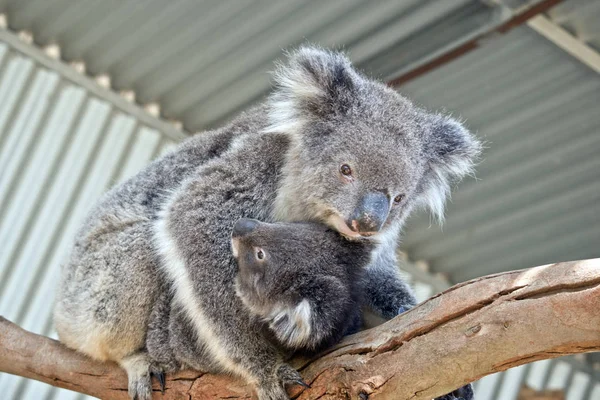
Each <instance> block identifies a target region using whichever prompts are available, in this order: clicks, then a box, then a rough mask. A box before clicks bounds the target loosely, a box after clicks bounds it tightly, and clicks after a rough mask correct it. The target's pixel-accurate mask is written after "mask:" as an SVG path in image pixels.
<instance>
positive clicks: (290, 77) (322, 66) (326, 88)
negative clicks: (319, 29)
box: [267, 47, 357, 133]
mask: <svg viewBox="0 0 600 400" xmlns="http://www.w3.org/2000/svg"><path fill="white" fill-rule="evenodd" d="M355 79H357V74H356V73H355V72H354V70H353V69H352V66H351V64H350V60H348V58H347V57H346V56H344V55H343V54H341V53H336V52H331V51H327V50H323V49H320V48H318V47H301V48H300V49H298V50H296V51H295V52H292V53H290V54H289V56H288V62H287V64H281V65H279V66H278V68H277V70H276V71H275V73H274V80H275V90H274V92H273V94H272V95H271V97H270V99H269V119H270V124H269V127H268V128H267V131H269V132H288V133H295V132H298V131H299V130H300V129H301V127H302V126H303V125H304V124H305V123H307V122H310V121H313V120H315V119H318V118H319V117H323V116H325V115H327V114H328V113H331V112H335V111H336V108H339V107H340V106H343V104H340V99H342V98H346V97H347V96H344V94H347V92H348V91H351V90H352V89H353V86H354V81H355Z"/></svg>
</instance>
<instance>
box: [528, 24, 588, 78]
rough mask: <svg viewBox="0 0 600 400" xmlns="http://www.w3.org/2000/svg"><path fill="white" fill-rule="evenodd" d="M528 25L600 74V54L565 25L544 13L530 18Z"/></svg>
mask: <svg viewBox="0 0 600 400" xmlns="http://www.w3.org/2000/svg"><path fill="white" fill-rule="evenodd" d="M527 25H528V26H529V27H530V28H532V29H533V30H535V31H536V32H537V33H539V34H540V35H542V36H544V37H545V38H546V39H548V40H550V41H551V42H553V43H554V44H556V45H557V46H558V47H560V48H561V49H562V50H564V51H565V52H567V53H569V54H570V55H572V56H573V57H575V58H576V59H577V60H578V61H580V62H581V63H583V64H585V65H587V66H588V67H590V68H591V69H593V70H594V71H596V73H599V74H600V54H599V53H598V52H597V51H596V50H594V49H593V48H591V47H590V46H588V45H587V44H585V43H584V42H583V41H581V40H580V39H578V38H577V37H575V36H573V35H572V34H571V33H569V32H568V31H567V30H565V29H564V28H563V27H561V26H560V25H558V24H556V23H554V22H553V21H552V20H550V19H548V18H547V17H545V16H543V15H537V16H536V17H534V18H532V19H530V20H529V21H527Z"/></svg>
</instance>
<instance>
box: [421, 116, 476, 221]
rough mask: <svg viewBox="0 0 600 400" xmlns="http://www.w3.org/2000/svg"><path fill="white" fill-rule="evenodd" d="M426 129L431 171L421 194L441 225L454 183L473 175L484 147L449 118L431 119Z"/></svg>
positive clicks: (431, 117) (432, 117) (427, 151)
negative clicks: (475, 164)
mask: <svg viewBox="0 0 600 400" xmlns="http://www.w3.org/2000/svg"><path fill="white" fill-rule="evenodd" d="M426 126H427V127H428V129H427V130H428V132H427V134H426V135H425V152H426V156H427V158H428V165H427V167H428V168H427V171H426V173H425V176H424V177H423V181H422V187H421V190H422V193H423V195H422V196H423V201H424V203H425V205H426V206H427V207H428V208H429V209H430V210H431V212H432V214H433V215H434V216H436V217H437V219H438V220H439V221H440V222H441V221H443V219H444V204H445V202H446V198H447V197H448V196H449V195H450V189H451V185H452V183H454V182H457V181H459V180H460V179H462V178H463V177H464V176H465V175H467V174H470V173H473V166H474V163H475V162H476V161H477V159H478V157H479V155H480V153H481V143H480V142H479V141H478V140H477V139H476V138H475V137H474V136H473V135H472V134H471V133H470V132H469V131H468V130H467V129H466V128H465V127H464V126H463V125H462V124H461V123H460V122H458V121H456V120H455V119H453V118H450V117H448V116H445V115H440V114H433V115H431V114H430V115H428V116H427V123H426Z"/></svg>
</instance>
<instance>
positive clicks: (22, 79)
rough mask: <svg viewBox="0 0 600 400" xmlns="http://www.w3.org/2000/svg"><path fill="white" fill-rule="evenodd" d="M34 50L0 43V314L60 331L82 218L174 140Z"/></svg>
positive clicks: (41, 393)
mask: <svg viewBox="0 0 600 400" xmlns="http://www.w3.org/2000/svg"><path fill="white" fill-rule="evenodd" d="M29 50H30V51H29V52H28V54H24V53H22V52H21V51H19V50H17V49H15V48H13V47H11V46H10V45H9V44H7V43H2V42H0V135H1V136H0V315H3V316H5V317H6V318H8V319H10V320H12V321H13V322H15V323H17V324H19V325H20V326H22V327H23V328H25V329H27V330H30V331H32V332H35V333H39V334H43V335H48V336H55V333H54V332H53V328H52V323H51V312H52V304H53V296H54V292H55V290H56V286H57V282H58V279H59V276H60V266H61V263H62V262H64V260H65V257H66V256H67V254H68V252H69V250H70V246H71V242H72V240H73V237H74V235H75V230H76V229H77V228H78V226H79V224H80V221H81V220H82V218H83V217H84V216H85V214H86V213H87V212H88V210H89V208H90V206H91V205H93V204H94V202H95V201H96V199H97V198H98V197H99V196H100V195H101V194H102V193H103V192H104V191H106V190H107V189H108V188H109V187H110V186H112V185H113V184H115V183H117V182H120V181H122V180H124V179H126V178H127V177H129V176H131V175H133V174H135V173H136V172H137V171H139V170H140V169H141V168H142V167H143V166H145V165H146V164H148V162H149V161H151V160H152V159H153V158H155V157H156V156H157V155H159V154H161V153H163V152H165V151H167V150H169V149H170V148H172V146H173V145H174V143H175V142H174V140H172V139H171V138H169V137H168V136H167V135H166V134H165V133H162V132H161V131H159V130H158V129H157V128H156V126H148V125H147V124H145V123H143V122H140V120H139V119H137V118H135V117H134V116H132V115H131V113H129V112H127V111H126V110H123V109H122V107H119V106H118V105H116V104H115V102H114V101H110V99H114V93H110V92H108V91H106V90H104V89H102V88H99V87H98V88H96V89H97V90H96V92H95V93H94V92H92V91H90V90H88V89H87V88H84V87H82V86H81V85H80V84H78V83H75V82H73V81H72V80H71V79H69V78H68V77H66V76H64V75H62V74H61V71H63V72H64V71H65V70H64V69H62V68H58V70H52V69H48V68H46V67H45V66H44V65H43V64H44V63H47V61H48V60H46V59H45V58H44V57H45V56H44V55H43V54H42V53H41V52H39V51H38V50H37V49H35V48H33V47H32V48H31V49H29ZM41 61H43V62H41ZM63 68H68V67H66V66H63ZM70 72H73V71H71V70H69V73H70ZM67 75H69V74H67ZM81 78H85V77H81ZM85 79H86V80H88V81H89V82H88V83H87V85H95V83H94V82H92V81H91V80H89V79H88V78H85ZM103 90H104V92H106V93H105V94H106V96H103V95H102V93H104V92H103ZM98 94H101V95H98ZM118 103H119V104H122V103H121V102H118ZM157 122H158V121H157ZM157 126H158V127H161V126H163V125H160V124H157ZM0 387H1V388H2V395H3V398H6V399H40V398H64V399H66V398H77V397H80V395H79V394H76V393H75V394H72V393H70V392H67V391H63V390H58V389H54V388H52V387H50V386H48V385H45V384H41V383H36V382H33V381H29V380H25V379H22V378H17V377H14V376H9V375H6V374H0Z"/></svg>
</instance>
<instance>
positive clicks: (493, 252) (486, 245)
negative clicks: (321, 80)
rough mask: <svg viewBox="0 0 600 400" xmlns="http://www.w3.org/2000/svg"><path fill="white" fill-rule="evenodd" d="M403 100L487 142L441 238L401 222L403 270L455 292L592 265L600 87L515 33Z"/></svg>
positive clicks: (410, 87)
mask: <svg viewBox="0 0 600 400" xmlns="http://www.w3.org/2000/svg"><path fill="white" fill-rule="evenodd" d="M400 91H401V92H403V93H404V94H406V95H408V96H409V97H411V98H412V99H414V100H415V101H417V102H419V103H422V104H424V105H426V106H428V107H433V108H441V107H445V108H447V109H448V110H450V111H452V112H453V113H455V114H456V115H458V116H460V117H461V118H463V119H464V120H465V121H466V123H467V125H468V126H469V127H470V128H471V129H473V130H474V131H476V132H477V134H478V136H480V137H481V138H483V139H484V140H486V141H487V149H486V151H485V154H484V157H483V160H482V162H481V164H480V165H479V166H478V168H477V177H478V180H474V179H470V180H467V181H466V182H464V183H463V184H462V185H461V186H460V188H459V190H458V191H457V192H456V193H455V194H454V196H453V199H452V202H451V203H450V204H449V206H448V210H447V220H446V223H445V224H444V226H443V230H442V229H440V228H439V227H438V226H436V225H430V223H429V219H428V217H427V216H425V215H421V216H419V217H416V218H414V219H413V220H411V221H410V222H409V227H408V229H407V230H406V234H405V238H404V243H403V249H404V250H405V251H406V252H407V253H408V254H409V256H410V257H411V258H413V259H424V260H426V261H427V262H429V264H430V265H431V267H432V268H433V270H434V271H441V272H444V273H447V274H448V275H449V276H450V278H451V279H452V280H453V281H463V280H466V279H470V278H474V277H477V276H481V275H486V274H489V273H493V272H498V271H502V270H511V269H517V268H525V267H530V266H534V265H541V264H546V263H551V262H557V261H563V260H574V259H580V258H592V257H598V256H600V246H599V244H600V176H599V175H598V171H600V158H599V157H598V153H599V152H600V113H598V105H599V104H600V76H598V75H597V74H596V73H595V72H593V71H592V70H590V69H589V68H587V67H586V66H584V65H583V64H581V63H579V62H578V61H577V60H576V59H574V58H572V57H571V56H569V55H568V54H566V53H564V52H563V51H562V50H560V49H559V48H558V47H556V46H555V45H554V44H553V43H551V42H549V41H548V40H546V39H545V38H543V37H541V36H539V35H538V34H537V33H535V32H534V31H532V30H531V29H529V28H527V27H526V26H523V27H520V28H517V29H515V30H514V31H512V32H511V33H509V34H507V35H506V36H505V37H502V38H500V39H498V40H496V41H493V42H491V43H489V45H487V46H485V47H482V48H480V49H478V50H475V51H473V52H471V53H470V54H467V55H466V56H464V57H462V58H460V59H458V60H456V61H454V62H452V63H450V64H447V65H445V66H443V67H441V68H439V69H438V70H435V71H434V72H432V73H430V74H427V75H425V76H422V77H420V78H418V79H416V80H414V81H412V82H410V83H408V84H407V85H405V86H403V87H402V88H401V89H400Z"/></svg>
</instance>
